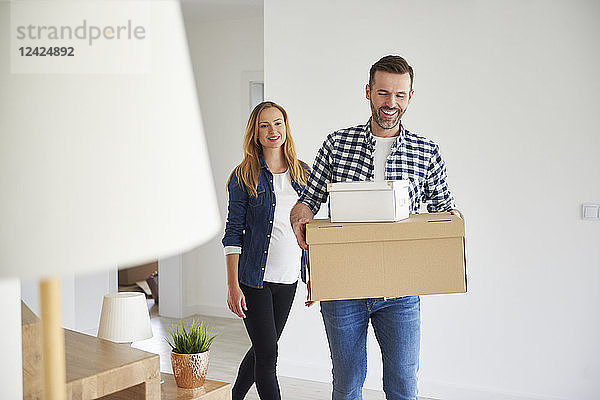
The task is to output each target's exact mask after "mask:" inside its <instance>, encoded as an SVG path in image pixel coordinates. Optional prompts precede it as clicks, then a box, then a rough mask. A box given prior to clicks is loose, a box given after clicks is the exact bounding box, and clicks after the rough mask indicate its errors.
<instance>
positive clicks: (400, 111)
mask: <svg viewBox="0 0 600 400" xmlns="http://www.w3.org/2000/svg"><path fill="white" fill-rule="evenodd" d="M369 103H370V104H371V115H372V116H373V120H374V121H375V123H376V124H377V125H379V126H380V127H381V128H382V129H394V128H396V127H397V126H398V124H399V123H400V118H401V117H402V115H403V114H404V110H403V109H401V108H398V114H397V115H396V118H395V119H394V120H393V121H390V122H387V121H384V120H382V119H381V117H380V116H379V112H380V111H381V109H382V108H383V107H380V108H379V109H376V108H375V106H374V105H373V102H372V101H369Z"/></svg>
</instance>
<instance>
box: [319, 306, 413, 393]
mask: <svg viewBox="0 0 600 400" xmlns="http://www.w3.org/2000/svg"><path fill="white" fill-rule="evenodd" d="M321 314H322V316H323V322H324V323H325V331H326V333H327V339H328V341H329V350H330V352H331V361H332V362H333V394H332V399H333V400H361V399H362V387H363V383H364V382H365V378H366V376H367V327H368V326H369V319H370V320H371V323H372V324H373V330H374V331H375V337H376V338H377V341H378V342H379V347H380V348H381V354H382V358H383V391H384V392H385V396H386V399H388V400H416V398H417V370H418V369H419V347H420V335H421V314H420V301H419V297H418V296H409V297H398V298H392V299H387V300H385V299H382V298H377V299H353V300H333V301H322V302H321Z"/></svg>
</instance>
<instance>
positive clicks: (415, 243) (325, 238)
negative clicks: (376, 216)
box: [306, 213, 467, 300]
mask: <svg viewBox="0 0 600 400" xmlns="http://www.w3.org/2000/svg"><path fill="white" fill-rule="evenodd" d="M464 236H465V227H464V222H463V220H462V219H461V218H459V217H457V216H455V215H451V214H450V213H435V214H418V215H411V216H410V217H409V218H408V219H406V220H403V221H399V222H378V223H332V222H330V221H329V220H313V221H311V222H310V223H309V224H308V225H307V226H306V240H307V243H308V262H309V270H308V271H309V283H310V289H309V300H338V299H358V298H367V297H399V296H412V295H423V294H441V293H464V292H466V291H467V280H466V269H465V249H464Z"/></svg>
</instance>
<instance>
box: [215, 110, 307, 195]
mask: <svg viewBox="0 0 600 400" xmlns="http://www.w3.org/2000/svg"><path fill="white" fill-rule="evenodd" d="M271 107H275V108H277V109H278V110H279V111H281V113H282V114H283V119H284V122H285V136H286V139H285V142H284V143H283V158H284V159H285V162H286V164H287V167H288V170H289V171H290V176H291V178H292V179H293V180H294V182H296V183H298V184H300V185H306V180H307V178H308V172H307V169H308V167H307V165H306V163H304V162H302V161H300V160H298V158H297V157H296V146H295V145H294V139H292V134H291V131H290V124H289V121H288V115H287V113H286V112H285V110H284V109H283V107H281V106H280V105H279V104H276V103H274V102H272V101H263V102H262V103H260V104H258V105H257V106H256V107H254V110H252V112H251V113H250V117H249V118H248V124H247V125H246V133H245V134H244V143H243V144H242V150H243V152H244V158H243V159H242V162H241V163H240V164H239V165H238V166H237V167H235V168H234V170H233V172H232V173H231V175H229V179H227V183H226V185H229V181H230V180H231V177H232V176H233V174H235V175H236V176H237V178H238V180H239V181H240V182H242V183H243V184H244V185H245V186H246V188H247V189H248V192H249V193H250V194H251V195H252V196H257V192H256V188H257V186H258V179H259V176H260V159H259V154H260V152H261V151H262V145H261V144H260V142H259V141H258V122H259V121H258V117H259V115H260V113H261V111H262V110H264V109H267V108H271Z"/></svg>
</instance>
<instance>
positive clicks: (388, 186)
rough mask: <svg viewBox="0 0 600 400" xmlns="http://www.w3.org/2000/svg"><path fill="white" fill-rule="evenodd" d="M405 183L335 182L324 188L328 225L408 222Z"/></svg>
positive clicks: (408, 200) (406, 186) (406, 187)
mask: <svg viewBox="0 0 600 400" xmlns="http://www.w3.org/2000/svg"><path fill="white" fill-rule="evenodd" d="M408 185H409V183H408V181H375V182H336V183H330V184H329V185H328V186H327V189H328V191H329V203H330V206H331V222H383V221H400V220H402V219H405V218H408V208H409V204H410V199H409V197H408Z"/></svg>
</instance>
